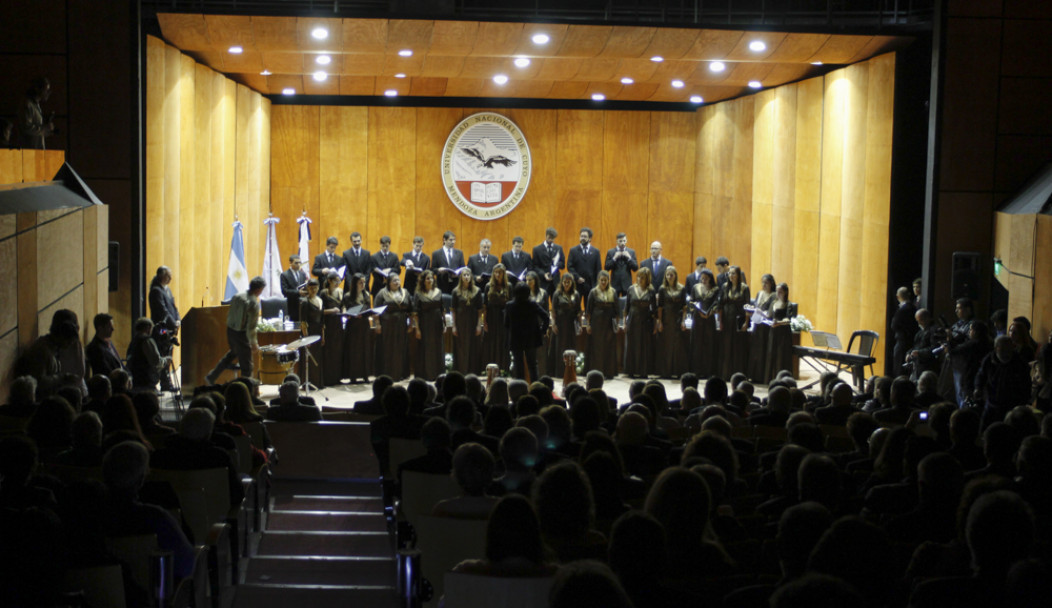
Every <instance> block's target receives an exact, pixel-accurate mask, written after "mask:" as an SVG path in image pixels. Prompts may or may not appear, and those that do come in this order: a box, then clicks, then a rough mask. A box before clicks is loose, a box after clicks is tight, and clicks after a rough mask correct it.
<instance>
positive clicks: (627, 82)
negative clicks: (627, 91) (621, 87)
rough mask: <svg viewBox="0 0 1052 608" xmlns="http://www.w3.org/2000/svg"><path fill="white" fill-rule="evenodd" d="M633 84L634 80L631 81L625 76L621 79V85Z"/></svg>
mask: <svg viewBox="0 0 1052 608" xmlns="http://www.w3.org/2000/svg"><path fill="white" fill-rule="evenodd" d="M633 82H635V80H632V79H631V78H629V77H628V76H625V77H624V78H622V79H621V84H632V83H633Z"/></svg>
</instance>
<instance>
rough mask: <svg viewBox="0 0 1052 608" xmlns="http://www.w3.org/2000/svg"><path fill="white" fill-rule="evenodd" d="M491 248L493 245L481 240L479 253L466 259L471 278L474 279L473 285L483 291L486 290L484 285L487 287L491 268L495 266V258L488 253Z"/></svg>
mask: <svg viewBox="0 0 1052 608" xmlns="http://www.w3.org/2000/svg"><path fill="white" fill-rule="evenodd" d="M492 247H493V243H492V242H490V240H489V239H482V240H481V241H479V252H478V253H476V254H474V255H472V256H471V257H469V258H468V268H470V269H471V276H473V277H475V284H476V285H478V286H479V289H481V290H483V291H485V290H486V285H489V278H490V275H492V274H493V267H494V266H496V265H497V256H495V255H490V252H489V250H490V249H491V248H492ZM483 275H484V276H483Z"/></svg>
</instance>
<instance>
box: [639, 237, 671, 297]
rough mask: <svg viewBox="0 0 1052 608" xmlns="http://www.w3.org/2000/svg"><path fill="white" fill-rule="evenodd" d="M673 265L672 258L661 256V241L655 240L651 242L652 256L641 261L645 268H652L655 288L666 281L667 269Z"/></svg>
mask: <svg viewBox="0 0 1052 608" xmlns="http://www.w3.org/2000/svg"><path fill="white" fill-rule="evenodd" d="M671 265H672V261H671V260H669V259H668V258H663V257H661V241H654V242H653V243H651V244H650V257H649V258H647V259H645V260H643V262H642V263H640V266H642V267H643V268H649V269H650V272H651V273H652V276H653V281H654V289H657V288H659V287H661V285H663V284H664V283H665V270H667V269H668V267H669V266H671Z"/></svg>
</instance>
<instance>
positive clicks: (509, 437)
mask: <svg viewBox="0 0 1052 608" xmlns="http://www.w3.org/2000/svg"><path fill="white" fill-rule="evenodd" d="M500 459H501V460H502V461H503V462H504V468H505V469H507V470H509V471H528V470H531V469H533V467H535V466H536V465H537V462H538V461H539V460H540V447H539V444H538V441H537V436H536V435H534V434H533V432H532V431H530V430H529V429H528V428H527V427H525V426H517V427H514V428H510V429H508V430H507V432H505V433H504V436H503V437H501V439H500Z"/></svg>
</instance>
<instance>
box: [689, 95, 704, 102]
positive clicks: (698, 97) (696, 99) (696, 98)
mask: <svg viewBox="0 0 1052 608" xmlns="http://www.w3.org/2000/svg"><path fill="white" fill-rule="evenodd" d="M704 101H705V100H704V99H702V98H701V95H691V96H690V103H702V102H704Z"/></svg>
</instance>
